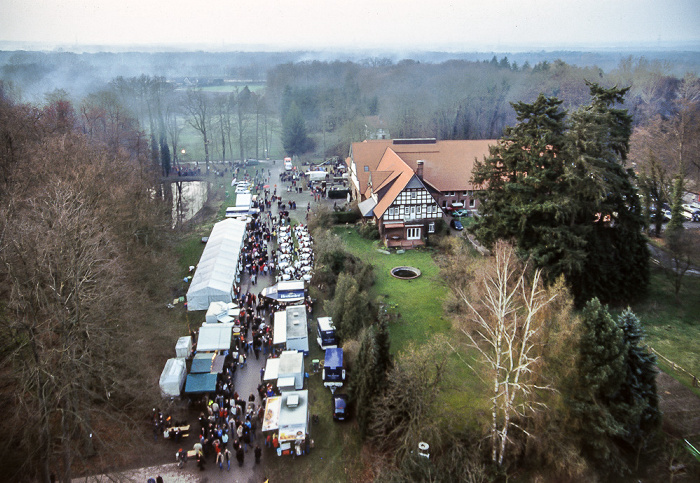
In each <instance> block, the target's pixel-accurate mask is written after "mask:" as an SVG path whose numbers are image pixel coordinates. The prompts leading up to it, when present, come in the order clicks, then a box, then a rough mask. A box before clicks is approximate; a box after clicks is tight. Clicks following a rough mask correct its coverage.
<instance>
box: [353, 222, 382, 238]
mask: <svg viewBox="0 0 700 483" xmlns="http://www.w3.org/2000/svg"><path fill="white" fill-rule="evenodd" d="M357 231H358V233H359V234H360V236H361V237H362V238H364V239H365V240H379V228H377V225H375V224H374V223H362V224H361V225H360V226H359V227H358V229H357Z"/></svg>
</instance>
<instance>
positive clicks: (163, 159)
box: [160, 134, 171, 176]
mask: <svg viewBox="0 0 700 483" xmlns="http://www.w3.org/2000/svg"><path fill="white" fill-rule="evenodd" d="M160 164H161V167H162V169H163V176H170V167H171V162H170V147H169V146H168V141H167V138H166V137H165V134H161V136H160Z"/></svg>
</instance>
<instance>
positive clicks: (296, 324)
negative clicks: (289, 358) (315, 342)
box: [272, 305, 309, 356]
mask: <svg viewBox="0 0 700 483" xmlns="http://www.w3.org/2000/svg"><path fill="white" fill-rule="evenodd" d="M274 321H275V326H274V330H273V338H272V345H273V346H274V345H280V346H284V349H286V350H294V351H299V352H303V353H304V355H305V356H307V355H309V334H308V332H307V322H306V306H304V305H293V306H291V307H287V308H286V310H283V311H279V312H275V316H274Z"/></svg>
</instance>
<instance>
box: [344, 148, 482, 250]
mask: <svg viewBox="0 0 700 483" xmlns="http://www.w3.org/2000/svg"><path fill="white" fill-rule="evenodd" d="M495 144H496V141H495V140H477V141H437V140H435V139H432V138H424V139H390V140H384V139H382V140H370V141H364V142H361V143H353V144H352V145H351V147H350V156H348V158H347V159H346V164H347V166H348V170H349V172H350V180H351V188H352V192H353V196H354V198H355V199H357V200H358V201H360V211H362V214H363V215H364V216H366V217H372V218H374V220H375V221H376V222H377V225H378V227H379V232H380V235H381V237H382V239H383V241H384V243H385V244H386V246H388V247H404V248H411V247H415V246H418V245H423V244H424V239H425V236H426V235H427V234H429V233H432V231H433V230H434V228H435V220H437V219H439V218H442V217H443V216H444V213H445V212H449V211H451V210H453V209H462V208H464V209H467V210H472V211H475V210H476V209H477V201H476V198H475V196H474V190H475V188H474V186H472V184H471V177H472V169H473V167H474V161H475V160H476V159H483V158H484V157H485V156H488V154H489V146H490V145H495Z"/></svg>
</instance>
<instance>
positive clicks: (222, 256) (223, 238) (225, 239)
mask: <svg viewBox="0 0 700 483" xmlns="http://www.w3.org/2000/svg"><path fill="white" fill-rule="evenodd" d="M245 232H246V224H245V222H244V221H242V220H234V219H226V220H224V221H220V222H219V223H217V224H216V225H214V228H213V229H212V231H211V234H210V235H209V241H208V242H207V246H206V247H204V252H203V253H202V257H201V258H200V259H199V264H198V265H197V271H196V272H195V273H194V278H193V279H192V283H191V284H190V288H189V290H188V291H187V310H206V309H208V308H209V304H211V302H215V301H223V302H231V300H232V291H233V282H234V280H235V279H236V274H237V268H238V259H239V257H240V253H241V248H242V247H243V239H244V237H245Z"/></svg>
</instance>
